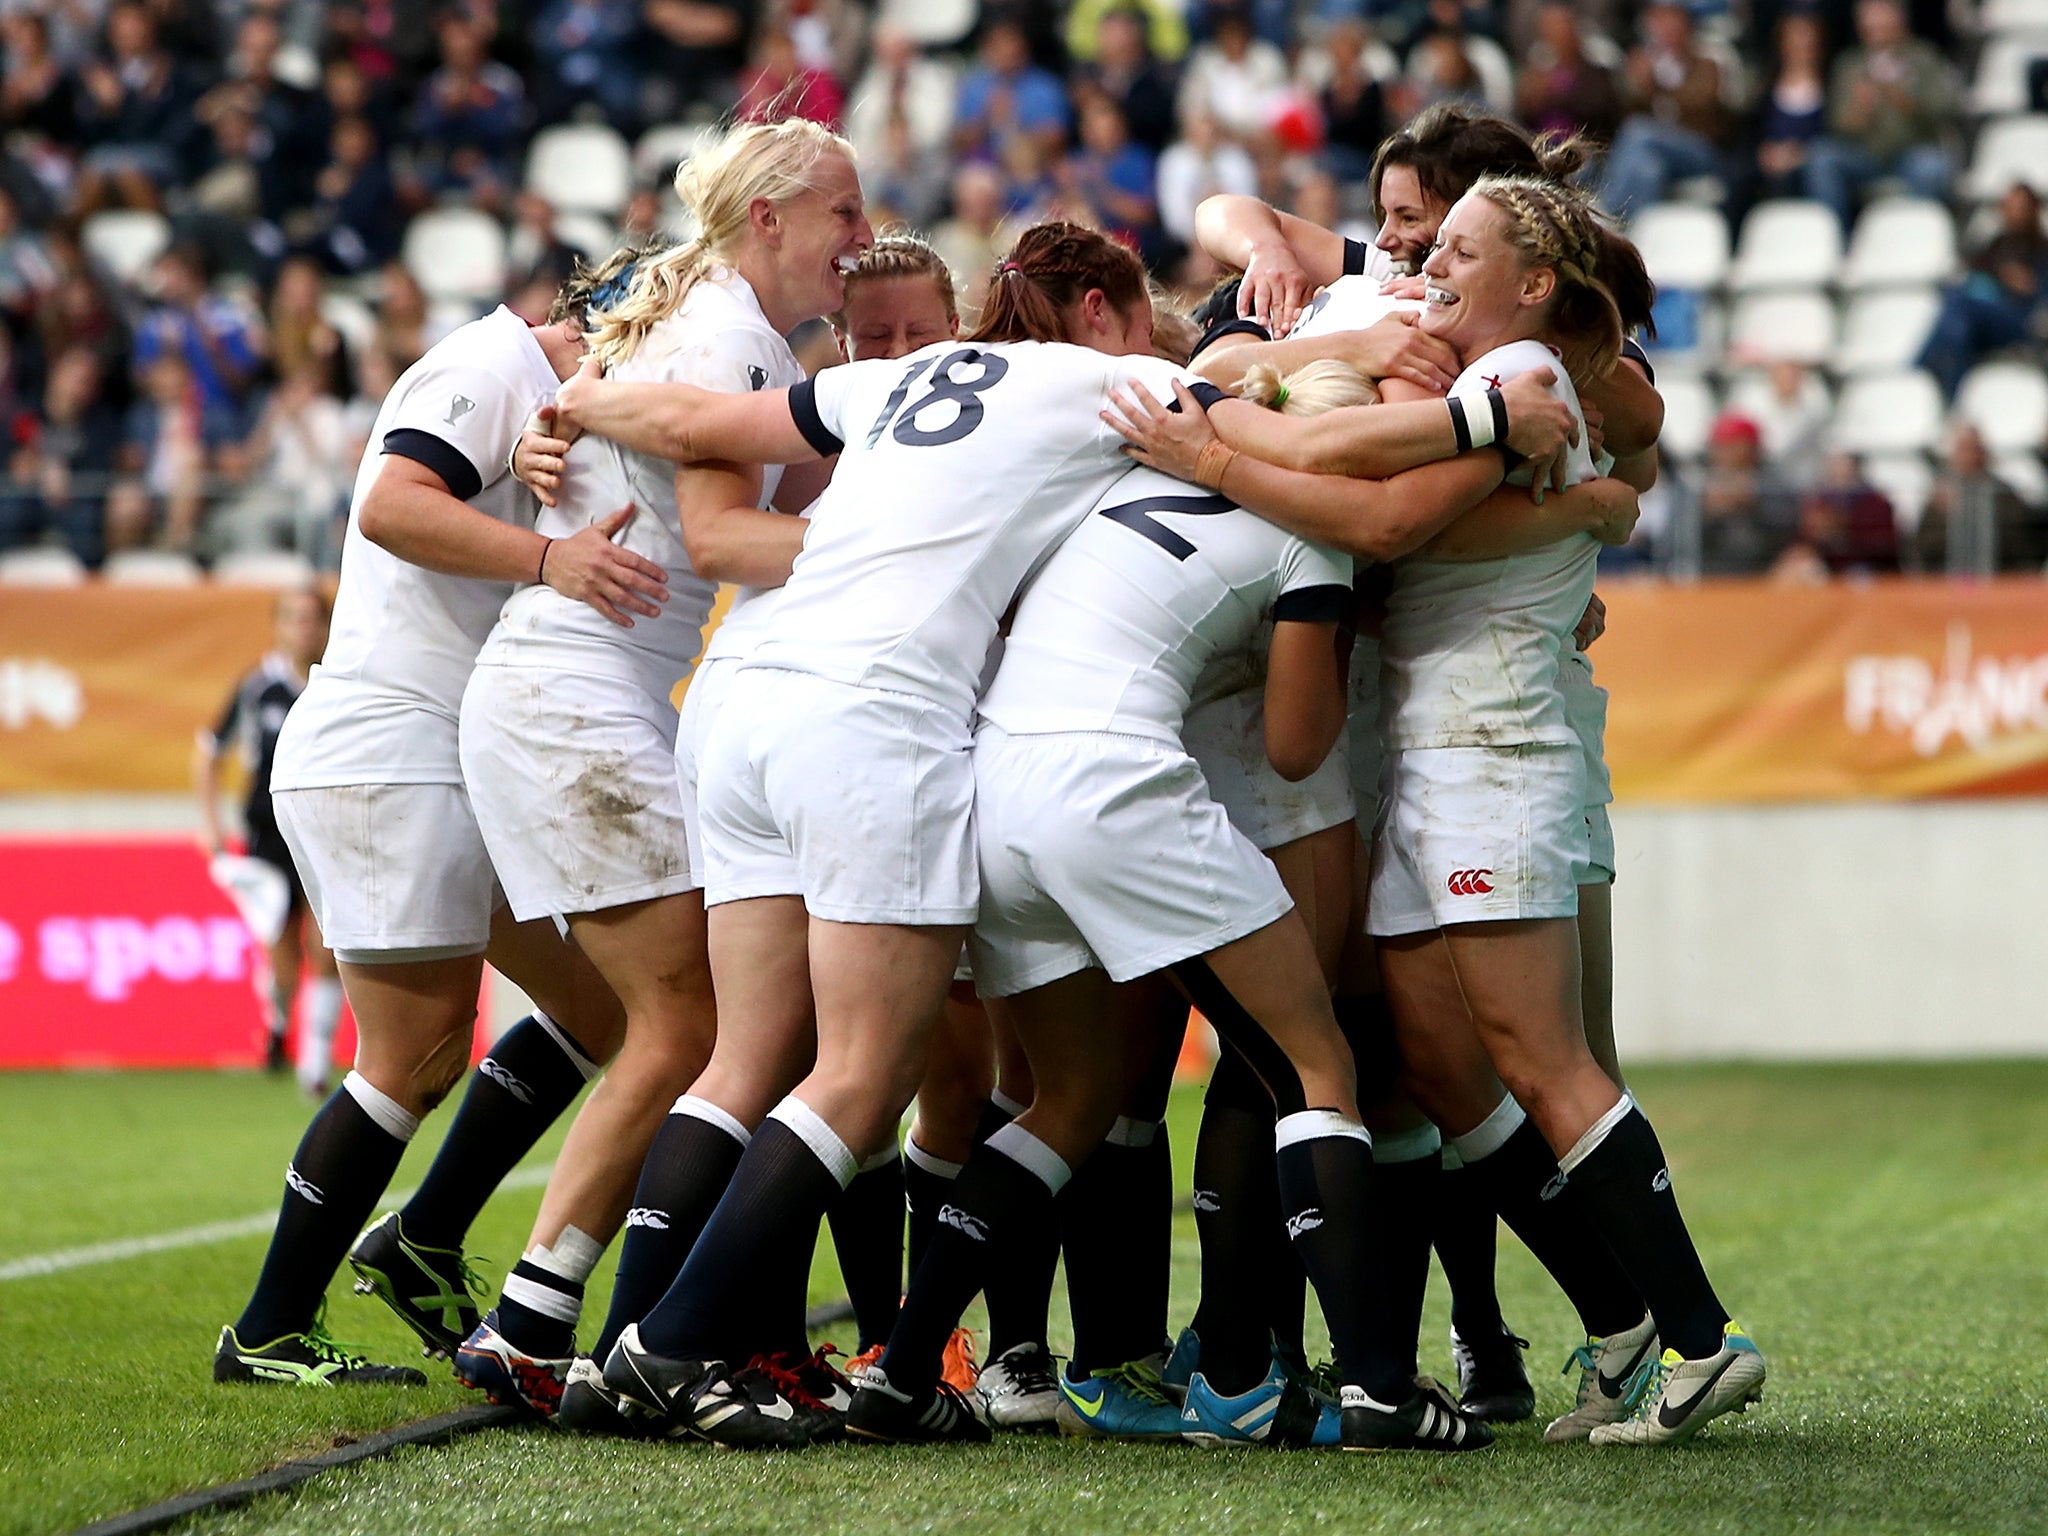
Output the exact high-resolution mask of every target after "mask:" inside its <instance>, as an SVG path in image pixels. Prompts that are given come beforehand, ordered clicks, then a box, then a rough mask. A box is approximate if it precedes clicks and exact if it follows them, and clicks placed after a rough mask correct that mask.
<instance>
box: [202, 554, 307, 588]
mask: <svg viewBox="0 0 2048 1536" xmlns="http://www.w3.org/2000/svg"><path fill="white" fill-rule="evenodd" d="M213 579H214V580H215V581H217V582H220V583H222V584H223V585H225V586H230V587H303V586H304V585H305V584H306V583H307V582H309V581H311V580H312V579H313V562H312V561H310V560H308V559H307V558H306V557H305V556H304V555H298V554H293V553H292V552H291V551H290V550H288V549H245V550H241V551H239V552H237V553H235V554H232V555H223V556H221V558H220V559H218V560H216V561H215V562H214V565H213Z"/></svg>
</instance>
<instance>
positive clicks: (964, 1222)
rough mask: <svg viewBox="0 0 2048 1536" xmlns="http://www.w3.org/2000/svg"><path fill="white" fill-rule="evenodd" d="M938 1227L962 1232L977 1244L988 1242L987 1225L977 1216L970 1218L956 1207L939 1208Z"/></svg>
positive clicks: (944, 1206) (945, 1206)
mask: <svg viewBox="0 0 2048 1536" xmlns="http://www.w3.org/2000/svg"><path fill="white" fill-rule="evenodd" d="M939 1225H940V1226H942V1227H951V1228H952V1229H953V1230H954V1231H955V1232H964V1233H966V1234H967V1236H969V1237H971V1238H973V1239H974V1240H975V1241H976V1242H977V1243H985V1242H987V1241H988V1223H987V1222H985V1221H983V1220H982V1219H981V1218H980V1217H978V1216H970V1215H968V1214H967V1212H965V1211H963V1210H961V1209H960V1207H959V1206H957V1205H942V1206H940V1207H939Z"/></svg>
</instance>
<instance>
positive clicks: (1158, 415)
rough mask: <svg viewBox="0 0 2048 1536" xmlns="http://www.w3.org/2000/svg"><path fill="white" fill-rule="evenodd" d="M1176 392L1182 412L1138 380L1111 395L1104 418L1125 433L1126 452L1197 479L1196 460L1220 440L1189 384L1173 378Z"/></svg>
mask: <svg viewBox="0 0 2048 1536" xmlns="http://www.w3.org/2000/svg"><path fill="white" fill-rule="evenodd" d="M1173 393H1174V396H1175V398H1176V399H1178V400H1179V401H1180V409H1179V410H1178V411H1174V410H1170V409H1168V408H1167V407H1166V406H1163V405H1161V404H1160V403H1159V402H1158V401H1157V400H1155V399H1153V398H1152V393H1151V391H1150V390H1148V389H1146V388H1145V386H1144V385H1142V384H1139V383H1137V382H1135V381H1133V382H1132V383H1130V384H1129V385H1127V386H1125V387H1124V388H1122V389H1119V390H1117V391H1115V392H1114V393H1113V394H1111V396H1110V397H1109V401H1110V404H1109V408H1107V409H1105V410H1104V411H1103V412H1102V419H1103V420H1104V421H1106V422H1108V423H1109V425H1110V426H1112V427H1114V428H1115V429H1116V430H1117V432H1119V433H1120V434H1122V436H1123V438H1124V441H1125V443H1126V444H1127V445H1128V446H1126V447H1125V449H1124V452H1125V453H1127V454H1129V455H1130V456H1131V457H1132V458H1134V459H1136V460H1137V461H1138V462H1139V463H1140V464H1146V465H1149V466H1151V467H1152V468H1153V469H1157V470H1161V471H1164V472H1165V473H1166V474H1169V475H1172V476H1173V477H1174V478H1175V479H1177V480H1187V481H1192V480H1193V479H1194V478H1195V460H1196V459H1198V458H1200V457H1201V453H1202V449H1203V448H1204V447H1206V446H1207V445H1208V444H1210V443H1213V442H1214V441H1215V440H1216V429H1215V428H1214V427H1212V426H1210V425H1209V416H1208V413H1207V412H1206V411H1204V410H1203V409H1202V402H1201V401H1199V400H1197V399H1196V398H1195V397H1194V395H1193V394H1192V393H1191V392H1190V391H1189V389H1188V387H1187V386H1186V385H1185V384H1183V383H1181V381H1180V380H1179V379H1175V380H1174V381H1173Z"/></svg>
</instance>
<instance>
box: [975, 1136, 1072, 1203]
mask: <svg viewBox="0 0 2048 1536" xmlns="http://www.w3.org/2000/svg"><path fill="white" fill-rule="evenodd" d="M987 1145H988V1148H989V1150H990V1151H992V1152H1000V1153H1002V1154H1003V1156H1005V1157H1007V1158H1008V1159H1009V1160H1010V1161H1011V1162H1013V1163H1015V1164H1017V1165H1018V1166H1019V1167H1021V1168H1023V1169H1025V1170H1026V1171H1028V1172H1030V1173H1034V1174H1036V1175H1038V1178H1039V1182H1041V1183H1042V1184H1044V1185H1045V1187H1046V1188H1047V1189H1049V1190H1051V1191H1052V1192H1053V1193H1054V1194H1058V1193H1059V1192H1060V1191H1061V1190H1063V1189H1065V1188H1066V1187H1067V1181H1068V1180H1069V1179H1071V1178H1072V1177H1073V1176H1074V1170H1073V1169H1071V1168H1069V1167H1068V1166H1067V1160H1066V1159H1065V1158H1063V1157H1061V1156H1060V1155H1059V1153H1057V1152H1055V1151H1053V1149H1052V1148H1051V1147H1048V1146H1047V1145H1046V1144H1045V1143H1044V1142H1042V1141H1040V1140H1039V1139H1038V1138H1037V1137H1036V1136H1034V1135H1032V1134H1031V1133H1030V1132H1029V1131H1027V1130H1025V1129H1024V1127H1023V1126H1021V1125H1018V1124H1017V1123H1016V1122H1015V1121H1012V1122H1011V1123H1010V1124H1008V1125H1006V1126H1004V1127H1003V1128H1002V1129H1001V1130H999V1131H997V1132H996V1133H995V1135H993V1136H991V1137H989V1139H988V1142H987Z"/></svg>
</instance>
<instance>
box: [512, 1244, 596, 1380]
mask: <svg viewBox="0 0 2048 1536" xmlns="http://www.w3.org/2000/svg"><path fill="white" fill-rule="evenodd" d="M602 1257H604V1244H602V1243H600V1242H598V1241H597V1240H596V1239H595V1238H593V1237H591V1236H590V1235H589V1234H588V1233H587V1232H583V1231H581V1230H580V1229H578V1228H576V1227H564V1228H563V1229H562V1234H561V1236H559V1237H557V1238H556V1239H555V1240H554V1242H553V1243H552V1244H547V1245H542V1244H539V1243H536V1244H535V1245H534V1246H533V1247H531V1248H529V1249H527V1250H526V1254H525V1256H524V1257H523V1258H521V1259H520V1261H519V1262H518V1263H517V1264H515V1265H513V1266H512V1272H511V1273H510V1274H509V1275H507V1276H506V1277H505V1289H504V1292H503V1294H501V1295H500V1296H499V1298H498V1305H497V1308H496V1318H497V1328H498V1332H499V1333H500V1334H502V1335H503V1336H504V1337H505V1339H506V1340H507V1341H508V1342H509V1343H511V1345H512V1346H513V1347H514V1348H515V1349H518V1350H520V1351H521V1352H523V1353H525V1354H529V1355H532V1356H534V1357H535V1358H536V1359H542V1360H559V1359H565V1358H567V1357H568V1356H569V1355H570V1354H571V1353H573V1352H574V1350H575V1348H576V1323H577V1320H578V1319H579V1318H581V1317H582V1315H583V1284H584V1282H585V1281H586V1280H588V1279H589V1278H590V1272H591V1271H592V1270H593V1269H595V1268H597V1261H598V1260H599V1259H601V1258H602Z"/></svg>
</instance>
